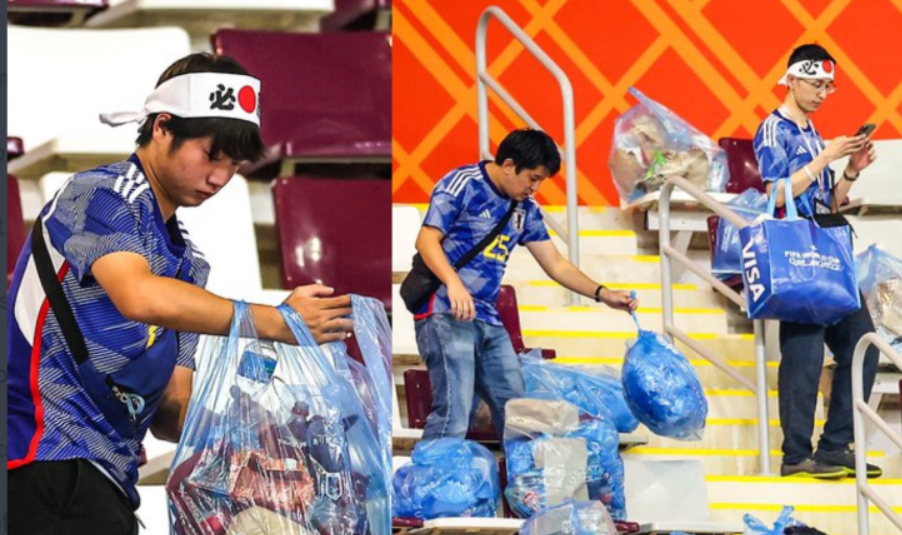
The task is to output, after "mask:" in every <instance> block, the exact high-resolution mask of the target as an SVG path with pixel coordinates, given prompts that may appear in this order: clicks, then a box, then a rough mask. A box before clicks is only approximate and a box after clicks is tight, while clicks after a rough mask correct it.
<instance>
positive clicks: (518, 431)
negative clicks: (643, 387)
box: [504, 398, 626, 520]
mask: <svg viewBox="0 0 902 535" xmlns="http://www.w3.org/2000/svg"><path fill="white" fill-rule="evenodd" d="M505 412H506V416H505V418H506V421H505V426H504V452H505V457H506V462H507V489H506V490H505V496H506V497H507V503H508V505H510V507H511V509H512V510H513V511H514V513H516V514H517V515H518V516H520V517H521V518H528V517H530V516H532V515H533V514H534V513H537V512H539V511H544V510H545V509H547V508H549V507H552V506H555V505H558V504H561V503H563V502H564V501H566V500H576V501H585V500H598V501H600V502H602V503H604V505H605V506H606V507H607V509H608V512H609V513H610V515H611V517H612V518H613V519H614V520H625V519H626V498H625V494H624V489H623V483H624V475H623V460H622V459H621V458H620V449H619V442H620V436H619V434H618V433H617V429H616V428H615V427H614V424H613V422H611V421H609V420H605V419H602V418H596V417H593V416H590V415H587V414H582V415H580V411H579V409H578V408H577V407H576V406H575V405H572V404H571V403H568V402H567V401H563V400H546V399H530V398H522V399H515V400H511V401H509V402H508V403H507V405H506V407H505Z"/></svg>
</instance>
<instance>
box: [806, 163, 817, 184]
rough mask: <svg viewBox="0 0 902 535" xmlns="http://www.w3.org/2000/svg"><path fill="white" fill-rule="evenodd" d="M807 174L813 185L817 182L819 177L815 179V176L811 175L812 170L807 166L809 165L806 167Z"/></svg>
mask: <svg viewBox="0 0 902 535" xmlns="http://www.w3.org/2000/svg"><path fill="white" fill-rule="evenodd" d="M805 174H807V175H808V180H810V181H811V182H812V183H813V182H815V181H816V180H817V177H815V176H814V175H813V174H812V173H811V169H808V166H807V165H806V166H805Z"/></svg>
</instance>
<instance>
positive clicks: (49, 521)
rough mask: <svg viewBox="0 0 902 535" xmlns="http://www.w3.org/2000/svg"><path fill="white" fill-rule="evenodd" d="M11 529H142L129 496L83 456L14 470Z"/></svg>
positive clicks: (28, 533)
mask: <svg viewBox="0 0 902 535" xmlns="http://www.w3.org/2000/svg"><path fill="white" fill-rule="evenodd" d="M8 477H9V533H10V535H137V534H138V520H137V518H136V517H135V513H134V512H133V511H132V508H131V505H130V504H129V503H128V501H127V500H126V497H125V495H124V494H122V492H120V491H119V489H117V488H116V486H115V485H114V484H113V482H112V481H110V480H109V479H107V477H106V476H105V475H103V474H102V473H101V472H100V471H99V470H98V469H97V468H96V467H95V466H94V465H93V464H91V463H89V462H88V461H85V460H83V459H77V460H71V461H39V462H33V463H31V464H27V465H25V466H22V467H20V468H16V469H15V470H11V471H9V472H8Z"/></svg>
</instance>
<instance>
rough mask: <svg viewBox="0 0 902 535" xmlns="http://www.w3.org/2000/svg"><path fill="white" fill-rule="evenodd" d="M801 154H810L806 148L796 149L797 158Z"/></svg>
mask: <svg viewBox="0 0 902 535" xmlns="http://www.w3.org/2000/svg"><path fill="white" fill-rule="evenodd" d="M800 154H808V151H807V150H805V147H802V146H799V148H798V149H796V156H798V155H800Z"/></svg>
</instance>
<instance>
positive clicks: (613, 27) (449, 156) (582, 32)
mask: <svg viewBox="0 0 902 535" xmlns="http://www.w3.org/2000/svg"><path fill="white" fill-rule="evenodd" d="M487 5H497V6H499V7H501V8H502V9H504V10H505V11H506V12H507V13H508V15H510V16H511V17H512V18H513V19H514V21H515V22H517V23H518V24H519V25H520V26H521V27H522V28H524V29H525V31H526V33H527V34H529V35H530V36H531V37H532V38H533V39H535V40H536V41H537V42H538V43H539V45H540V46H541V47H542V48H543V49H544V50H545V51H546V52H547V53H548V54H549V55H550V56H551V57H552V59H554V60H555V61H556V62H557V63H558V64H559V65H560V66H561V67H562V68H563V69H564V71H565V72H566V73H567V75H568V76H569V77H570V80H571V82H572V84H573V89H574V93H575V100H576V142H577V166H578V168H579V173H578V176H579V195H580V202H581V203H582V204H588V205H606V204H612V203H613V204H617V203H618V201H617V193H616V191H615V189H614V186H613V183H612V182H611V177H610V173H609V171H608V169H607V158H608V152H609V150H610V146H611V137H612V133H613V128H614V119H615V118H616V117H617V116H618V115H620V114H621V113H623V112H624V111H626V110H627V109H628V108H629V107H630V106H631V105H632V104H633V103H634V101H633V100H632V98H631V97H627V96H626V91H627V88H629V87H630V86H631V85H634V86H636V87H637V88H639V89H640V90H642V91H643V92H645V93H646V94H647V95H648V96H650V97H651V98H653V99H655V100H658V101H659V102H661V103H663V104H665V105H666V106H668V107H670V108H671V109H673V110H674V111H676V112H677V113H678V114H680V115H681V116H682V117H684V118H685V119H687V120H688V121H689V122H691V123H692V124H694V125H695V126H697V127H698V128H699V129H701V130H702V131H703V132H705V133H707V134H708V135H709V136H711V137H712V138H714V139H715V140H716V139H717V138H719V137H721V136H741V137H750V136H751V135H752V134H754V132H755V130H756V128H757V126H758V124H759V122H760V121H761V120H762V119H763V118H764V117H765V116H766V114H767V113H768V112H770V111H771V110H773V109H774V108H776V107H777V106H779V104H780V102H781V100H782V96H783V91H785V90H783V89H781V88H780V87H778V86H777V85H776V82H777V80H778V79H779V78H780V76H781V75H782V74H783V71H784V70H785V65H786V61H787V59H788V57H789V52H790V51H791V49H792V48H793V47H794V46H796V45H799V44H802V43H805V42H813V41H815V42H819V43H821V44H822V45H824V46H825V47H826V48H827V49H828V50H829V51H830V52H831V54H833V56H834V57H836V59H837V60H838V73H837V80H836V83H837V86H838V88H839V90H838V91H837V92H836V93H835V94H834V95H832V96H830V97H829V98H828V101H827V103H826V104H825V107H823V108H821V111H820V112H819V113H818V114H817V115H816V116H815V119H814V121H815V124H816V125H817V126H818V128H819V130H820V131H821V133H822V134H823V135H824V137H826V138H830V137H833V136H836V135H840V134H849V135H851V134H853V133H854V132H855V130H856V129H857V128H858V126H860V125H861V124H862V123H864V122H873V123H876V124H877V125H878V129H877V132H876V133H875V137H876V138H899V137H902V53H900V51H902V0H854V1H850V0H744V1H743V0H669V1H664V0H657V1H656V0H395V1H394V12H393V20H392V25H393V32H394V39H393V54H394V57H393V62H394V63H393V99H392V100H393V132H392V137H393V140H392V141H393V154H394V158H393V159H394V162H393V163H394V177H393V178H394V180H393V189H394V201H395V202H399V203H408V202H426V201H428V198H429V192H430V191H431V189H432V185H433V184H434V183H435V181H436V180H438V179H439V178H441V177H442V176H443V175H444V174H445V173H446V172H447V171H449V170H450V169H452V168H453V167H457V166H459V165H463V164H465V163H470V162H473V161H476V160H477V159H478V134H477V123H476V121H477V117H476V85H475V79H474V71H475V53H474V41H475V35H476V23H477V20H478V18H479V14H480V13H481V12H482V10H483V9H484V8H485V7H486V6H487ZM488 44H489V46H488V58H489V59H488V61H489V65H490V73H491V74H493V75H494V76H495V78H496V79H499V80H500V81H501V83H502V84H503V85H504V86H505V87H506V88H507V89H508V90H509V91H510V92H511V93H512V94H513V96H514V97H515V98H517V100H519V101H520V102H521V103H522V104H523V105H524V106H525V107H526V109H527V110H528V111H529V112H530V113H531V114H532V115H533V116H534V117H535V118H536V119H537V120H538V121H539V123H540V124H541V125H543V126H544V128H545V129H547V130H548V131H549V132H550V133H551V134H552V135H553V136H555V139H558V140H559V142H561V143H562V142H563V134H562V132H563V128H562V124H563V119H562V117H563V115H562V106H561V99H560V96H559V91H558V88H557V84H556V82H555V81H554V79H553V78H552V77H551V75H549V74H547V72H545V71H544V70H543V69H542V67H541V66H540V65H539V64H538V62H536V61H535V60H534V59H533V58H532V57H531V56H530V55H529V53H528V52H526V51H525V50H524V49H523V47H522V46H520V45H519V44H516V43H512V39H511V38H510V37H509V36H508V34H507V32H506V30H505V29H504V28H503V27H502V26H501V25H500V24H498V23H497V22H492V23H491V25H490V27H489V40H488ZM490 113H491V115H492V122H491V125H492V127H491V137H492V142H493V148H494V146H496V144H497V143H498V142H499V141H500V140H501V139H502V138H503V137H504V135H505V134H506V133H507V132H508V131H509V130H510V129H513V128H515V127H517V126H522V123H521V122H520V121H519V120H517V119H516V117H515V116H514V114H513V112H511V111H510V110H509V109H507V108H506V107H504V106H502V105H499V104H498V101H497V99H496V100H495V102H494V103H493V104H490ZM562 176H563V175H558V177H556V178H555V179H554V180H552V181H549V182H548V183H546V184H544V185H543V186H542V190H540V192H539V194H538V197H539V199H540V201H542V202H545V203H551V204H563V203H564V202H565V196H564V184H563V178H562Z"/></svg>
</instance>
